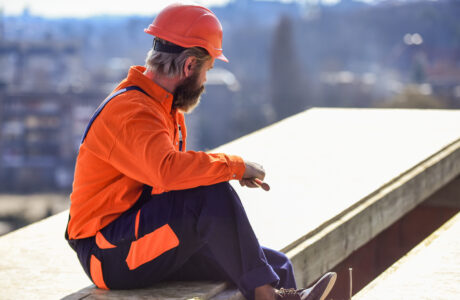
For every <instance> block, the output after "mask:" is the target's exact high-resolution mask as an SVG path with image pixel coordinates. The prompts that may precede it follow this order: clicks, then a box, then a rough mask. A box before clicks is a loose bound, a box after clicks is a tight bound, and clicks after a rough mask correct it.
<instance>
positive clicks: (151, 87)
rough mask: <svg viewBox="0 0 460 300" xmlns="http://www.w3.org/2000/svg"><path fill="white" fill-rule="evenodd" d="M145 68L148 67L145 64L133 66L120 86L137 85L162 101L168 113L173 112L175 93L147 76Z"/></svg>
mask: <svg viewBox="0 0 460 300" xmlns="http://www.w3.org/2000/svg"><path fill="white" fill-rule="evenodd" d="M145 70H146V68H145V67H143V66H132V67H131V68H130V69H129V72H128V76H127V77H126V79H125V80H123V82H122V83H121V84H120V86H119V88H124V87H127V86H130V85H136V86H138V87H140V88H141V89H143V90H144V91H145V92H146V93H147V94H148V95H149V96H150V97H152V98H153V99H155V100H156V101H158V102H160V103H161V105H162V106H163V107H164V109H165V110H166V112H167V113H171V107H172V102H173V95H172V94H171V93H170V92H168V91H166V90H165V89H164V88H162V87H161V86H159V85H158V84H156V83H155V82H154V81H152V80H150V79H149V78H148V77H147V76H145V75H144V71H145Z"/></svg>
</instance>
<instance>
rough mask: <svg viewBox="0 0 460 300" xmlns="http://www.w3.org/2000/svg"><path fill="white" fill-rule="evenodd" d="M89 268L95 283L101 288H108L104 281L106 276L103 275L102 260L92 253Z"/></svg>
mask: <svg viewBox="0 0 460 300" xmlns="http://www.w3.org/2000/svg"><path fill="white" fill-rule="evenodd" d="M89 268H90V273H91V279H92V280H93V282H94V284H95V285H96V286H97V287H98V288H100V289H104V290H108V288H107V286H106V285H105V282H104V276H103V275H102V265H101V262H100V261H99V259H97V258H96V256H94V255H91V262H90V267H89Z"/></svg>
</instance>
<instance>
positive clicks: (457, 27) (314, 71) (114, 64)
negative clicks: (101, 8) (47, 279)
mask: <svg viewBox="0 0 460 300" xmlns="http://www.w3.org/2000/svg"><path fill="white" fill-rule="evenodd" d="M7 1H10V0H7ZM10 2H11V1H10ZM19 2H20V1H19ZM23 2H24V1H23ZM44 2H45V1H44ZM62 2H63V1H62ZM86 2H88V1H86ZM86 2H85V3H82V4H73V5H88V4H87V3H86ZM138 2H139V1H138ZM150 2H152V1H150ZM160 2H161V4H162V6H161V7H163V6H165V4H167V3H168V1H160ZM169 2H173V1H169ZM217 2H218V1H199V2H198V3H200V4H203V5H208V6H210V8H211V9H212V10H213V11H214V12H215V13H216V15H217V16H218V17H219V19H220V20H221V23H222V25H223V28H224V53H225V55H226V56H227V57H228V58H229V60H230V63H229V64H225V63H223V62H216V65H215V68H214V69H213V70H211V71H210V72H209V75H208V83H207V85H206V93H205V94H204V96H203V97H202V102H201V104H200V106H199V107H198V108H197V109H196V110H195V111H194V113H193V114H192V115H189V116H188V117H187V124H188V130H189V141H188V148H189V149H192V150H208V149H212V148H214V147H216V146H218V145H221V144H223V143H226V142H228V141H231V140H234V139H236V138H238V137H240V136H242V135H245V134H247V133H250V132H252V131H254V130H257V129H259V128H262V127H265V126H267V125H269V124H271V123H274V122H276V121H278V120H281V119H283V118H286V117H288V116H290V115H293V114H295V113H298V112H300V111H303V110H305V109H308V108H310V107H313V106H315V107H317V106H320V107H380V108H440V109H441V108H442V109H450V108H452V109H454V108H460V17H459V16H460V1H457V0H438V1H422V0H420V1H416V0H406V1H403V0H399V1H396V0H386V1H385V0H380V1H370V2H369V1H368V2H359V1H353V0H342V1H339V2H335V1H332V2H330V1H329V2H322V1H316V0H311V1H310V0H299V1H288V2H286V1H256V0H233V1H225V0H224V1H220V2H219V3H217ZM31 3H32V2H31ZM63 3H65V2H63ZM136 3H137V2H136V1H133V2H132V4H130V5H131V6H135V5H137V4H136ZM11 5H12V4H11ZM112 5H113V4H112ZM139 5H140V4H139ZM143 5H148V4H143ZM161 7H159V8H158V9H161ZM19 9H20V11H19V12H18V11H17V10H16V11H10V10H9V3H8V2H6V3H3V2H0V68H1V72H0V234H3V233H5V232H8V231H10V230H12V229H15V228H18V227H21V226H23V225H25V224H27V223H29V222H32V221H36V220H38V219H40V218H43V217H45V216H48V215H51V214H54V213H56V212H58V211H60V210H63V209H66V208H68V206H69V201H68V195H69V193H70V191H71V186H72V180H73V172H74V164H75V158H76V155H77V152H78V147H79V142H80V138H81V135H82V133H83V130H84V128H85V126H86V124H87V122H88V120H89V118H90V117H91V114H92V112H93V111H94V110H95V108H96V107H97V106H98V105H99V103H100V102H101V101H102V100H103V99H104V98H105V97H106V96H107V95H108V94H109V93H110V92H111V91H112V89H113V88H114V87H115V86H116V85H117V83H118V82H119V81H120V80H121V79H123V78H124V77H125V76H126V74H127V70H128V68H129V66H131V65H143V64H144V59H145V56H146V53H147V51H148V50H149V48H150V47H151V44H152V38H151V36H149V35H147V34H145V33H144V32H143V29H144V28H145V27H147V26H148V25H149V24H150V23H151V22H152V20H153V18H154V11H155V9H154V10H153V11H152V13H145V11H149V10H148V9H145V6H144V7H142V6H139V7H138V9H139V11H143V10H144V13H135V12H131V10H126V13H125V14H124V13H123V10H122V9H123V8H122V9H120V10H119V11H116V13H115V14H114V13H112V11H111V10H108V11H107V13H103V12H102V13H100V12H96V13H94V14H92V13H91V9H89V13H87V15H85V13H83V14H80V12H78V13H77V11H78V10H75V12H76V13H75V15H72V13H69V14H63V15H62V16H60V15H59V14H56V13H55V14H53V11H52V10H51V11H52V12H51V13H50V14H48V15H47V14H46V11H44V10H38V9H34V7H33V6H32V5H30V6H29V5H26V6H23V7H19ZM158 9H156V11H158ZM388 122H391V120H388ZM427 122H430V120H427ZM302 130H303V129H302V128H299V131H298V132H296V133H289V134H292V135H293V138H299V135H301V134H302ZM63 230H64V229H63Z"/></svg>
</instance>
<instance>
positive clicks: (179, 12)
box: [144, 4, 228, 62]
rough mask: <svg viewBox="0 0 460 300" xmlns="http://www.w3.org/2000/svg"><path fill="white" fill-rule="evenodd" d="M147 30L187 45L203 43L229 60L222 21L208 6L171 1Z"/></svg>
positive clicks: (167, 39)
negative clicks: (223, 44)
mask: <svg viewBox="0 0 460 300" xmlns="http://www.w3.org/2000/svg"><path fill="white" fill-rule="evenodd" d="M144 31H145V32H146V33H148V34H151V35H153V36H155V37H158V38H160V39H163V40H165V41H168V42H171V43H173V44H176V45H179V46H182V47H184V48H191V47H202V48H204V49H206V50H207V51H208V53H209V55H211V56H212V57H213V58H217V59H220V60H223V61H225V62H228V59H227V58H226V57H225V56H224V54H223V53H222V25H221V24H220V22H219V20H218V19H217V17H216V15H215V14H214V13H213V12H212V11H210V10H209V9H207V8H206V7H203V6H198V5H184V4H172V5H169V6H167V7H166V8H164V9H163V10H162V11H161V12H160V13H159V14H158V15H157V16H156V18H155V20H153V23H152V24H150V25H149V28H146V29H144Z"/></svg>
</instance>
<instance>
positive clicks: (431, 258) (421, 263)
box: [353, 213, 460, 300]
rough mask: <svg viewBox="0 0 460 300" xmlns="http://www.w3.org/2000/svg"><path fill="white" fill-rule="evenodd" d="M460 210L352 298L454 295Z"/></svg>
mask: <svg viewBox="0 0 460 300" xmlns="http://www.w3.org/2000/svg"><path fill="white" fill-rule="evenodd" d="M459 237H460V213H459V214H457V215H456V216H455V217H453V218H452V219H451V220H450V221H448V222H447V223H446V224H444V225H443V226H442V227H441V228H439V229H438V230H436V231H435V232H434V233H433V234H431V235H430V236H429V237H428V238H426V239H425V240H424V241H423V242H422V243H420V244H419V245H418V246H417V247H416V248H414V249H412V251H410V252H409V253H408V254H407V255H405V256H404V257H403V258H401V259H400V260H399V261H398V262H396V263H395V264H394V265H393V266H391V267H390V268H389V269H387V270H386V271H385V272H384V273H383V274H381V275H380V276H379V277H377V278H376V279H375V280H374V281H372V282H371V283H370V284H369V285H367V286H366V287H365V288H364V289H363V290H361V291H360V292H359V293H358V294H357V295H355V296H354V297H353V299H354V300H380V299H382V300H383V299H385V300H386V299H404V300H411V299H414V300H415V299H417V300H423V299H426V300H428V299H452V300H454V299H458V297H459V295H460V243H459Z"/></svg>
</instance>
